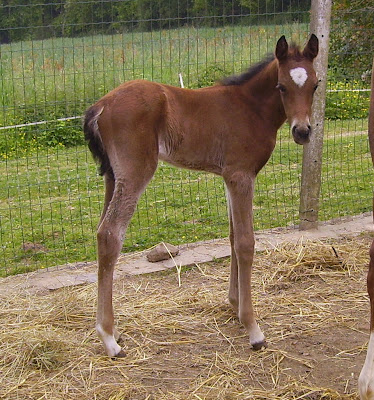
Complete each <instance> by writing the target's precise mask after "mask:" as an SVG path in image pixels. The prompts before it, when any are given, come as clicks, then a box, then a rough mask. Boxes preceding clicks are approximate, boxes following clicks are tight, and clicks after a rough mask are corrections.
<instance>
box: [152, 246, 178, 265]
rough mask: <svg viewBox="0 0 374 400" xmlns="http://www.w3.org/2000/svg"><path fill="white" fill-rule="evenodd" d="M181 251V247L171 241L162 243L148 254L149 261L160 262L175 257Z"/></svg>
mask: <svg viewBox="0 0 374 400" xmlns="http://www.w3.org/2000/svg"><path fill="white" fill-rule="evenodd" d="M178 253H179V249H178V247H176V246H173V245H172V244H170V243H164V242H162V243H160V244H158V245H157V246H155V247H154V248H153V249H152V250H151V251H150V252H149V253H148V254H147V260H148V261H149V262H158V261H162V260H168V259H169V258H171V257H175V256H176V255H177V254H178Z"/></svg>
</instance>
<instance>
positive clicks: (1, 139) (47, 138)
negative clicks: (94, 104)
mask: <svg viewBox="0 0 374 400" xmlns="http://www.w3.org/2000/svg"><path fill="white" fill-rule="evenodd" d="M83 143H84V135H83V132H82V127H81V122H80V120H79V119H78V120H66V121H54V122H49V123H46V124H42V125H31V126H24V127H19V128H9V129H8V130H3V132H2V133H1V134H0V159H9V158H15V157H22V156H23V155H25V154H28V153H30V152H33V151H35V150H38V149H42V148H46V147H72V146H77V145H80V144H83Z"/></svg>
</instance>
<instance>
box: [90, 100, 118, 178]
mask: <svg viewBox="0 0 374 400" xmlns="http://www.w3.org/2000/svg"><path fill="white" fill-rule="evenodd" d="M102 111H103V108H101V109H99V108H98V107H97V106H92V107H90V108H89V109H88V110H87V111H86V113H85V115H84V122H83V131H84V137H85V139H86V140H87V142H88V148H89V149H90V150H91V153H92V156H93V158H94V160H95V161H96V162H97V163H98V164H99V173H100V175H104V174H107V175H109V176H110V177H111V178H113V179H114V174H113V169H112V166H111V165H110V160H109V157H108V154H107V153H106V151H105V149H104V146H103V142H102V140H101V136H100V131H99V125H98V123H97V121H98V119H99V116H100V114H101V113H102Z"/></svg>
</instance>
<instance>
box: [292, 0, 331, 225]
mask: <svg viewBox="0 0 374 400" xmlns="http://www.w3.org/2000/svg"><path fill="white" fill-rule="evenodd" d="M330 18H331V0H312V8H311V17H310V31H311V33H314V34H315V35H317V37H318V39H319V53H318V56H317V58H316V59H315V61H314V67H315V70H316V73H317V76H318V78H319V80H320V83H319V88H318V90H317V92H316V93H315V95H314V101H313V110H312V118H311V125H312V127H313V135H312V137H311V140H310V143H308V144H307V145H305V146H304V152H303V166H302V173H301V191H300V208H299V217H300V225H299V228H300V230H306V229H316V228H317V227H318V211H319V195H320V188H321V170H322V148H323V131H324V117H325V104H326V81H327V63H328V54H329V34H330Z"/></svg>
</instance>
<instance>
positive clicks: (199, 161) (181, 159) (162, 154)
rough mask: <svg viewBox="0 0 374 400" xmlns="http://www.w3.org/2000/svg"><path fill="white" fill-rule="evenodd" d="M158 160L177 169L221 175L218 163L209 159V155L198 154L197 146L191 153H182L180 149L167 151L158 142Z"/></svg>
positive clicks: (161, 143) (162, 144)
mask: <svg viewBox="0 0 374 400" xmlns="http://www.w3.org/2000/svg"><path fill="white" fill-rule="evenodd" d="M158 158H159V160H161V161H165V162H167V163H169V164H171V165H174V166H176V167H179V168H187V169H193V170H197V171H206V172H212V173H214V174H217V175H221V172H222V166H221V165H220V164H219V162H217V160H215V159H212V157H209V154H200V152H199V150H198V146H196V149H194V150H193V151H187V150H185V151H182V149H178V150H174V151H167V149H166V146H165V145H164V143H163V142H160V143H159V152H158Z"/></svg>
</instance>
